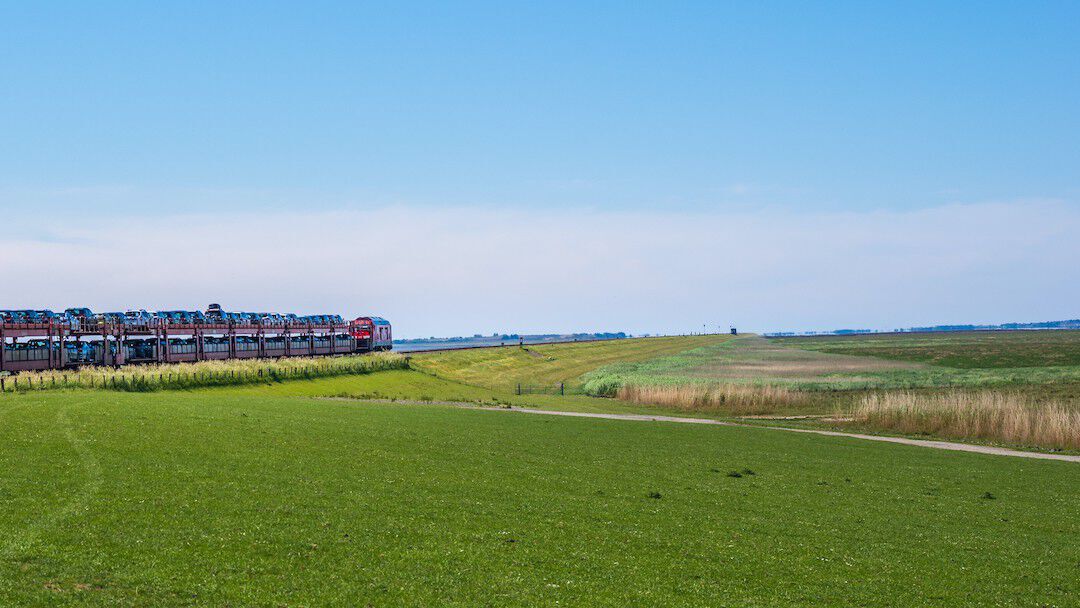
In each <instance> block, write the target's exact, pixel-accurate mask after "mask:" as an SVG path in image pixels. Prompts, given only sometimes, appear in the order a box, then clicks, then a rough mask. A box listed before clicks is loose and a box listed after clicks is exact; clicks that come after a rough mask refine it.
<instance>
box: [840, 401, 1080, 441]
mask: <svg viewBox="0 0 1080 608" xmlns="http://www.w3.org/2000/svg"><path fill="white" fill-rule="evenodd" d="M849 415H850V416H851V418H853V420H854V421H855V422H856V423H859V424H864V425H867V426H870V427H873V428H877V429H883V430H890V431H896V432H900V433H912V434H914V433H926V434H930V435H937V436H940V437H953V438H960V439H982V440H992V441H1003V442H1007V443H1013V444H1020V445H1030V446H1037V447H1041V448H1056V449H1080V410H1077V409H1074V408H1070V407H1068V406H1066V405H1064V404H1061V403H1056V402H1050V403H1037V402H1034V401H1032V400H1030V399H1028V398H1026V397H1024V396H1023V395H1021V394H1019V393H1015V392H1007V391H952V392H948V393H944V394H932V395H925V394H918V393H912V392H886V393H876V394H871V395H866V396H864V397H863V398H862V399H861V400H860V401H859V402H858V403H857V404H856V405H855V407H854V409H853V411H852V412H850V414H849Z"/></svg>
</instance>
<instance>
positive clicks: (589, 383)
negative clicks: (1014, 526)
mask: <svg viewBox="0 0 1080 608" xmlns="http://www.w3.org/2000/svg"><path fill="white" fill-rule="evenodd" d="M1078 350H1080V332H1077V331H1040V332H968V333H963V334H961V335H953V334H946V333H942V334H898V335H870V336H842V337H835V336H829V337H811V338H784V339H775V340H767V339H764V338H760V337H757V336H744V337H740V338H738V339H735V340H729V341H725V342H720V343H714V344H709V345H704V346H701V347H698V348H694V349H690V350H687V351H684V352H681V353H676V354H672V355H668V356H663V357H657V358H654V359H650V360H642V361H626V362H618V363H614V364H610V365H607V366H604V367H601V368H598V369H596V370H593V371H592V372H588V373H586V374H585V375H584V376H583V378H582V380H583V382H582V388H583V390H584V392H585V393H587V394H590V395H595V396H612V397H617V398H619V399H622V400H625V401H629V402H632V403H637V404H642V405H645V404H655V405H659V406H662V407H665V408H669V409H675V410H678V411H681V412H693V413H698V414H709V415H718V416H734V417H740V416H761V415H778V416H805V417H811V418H827V419H828V420H827V421H826V422H824V423H820V422H819V423H816V424H817V425H818V426H821V425H822V424H825V425H830V426H833V427H840V428H844V427H857V428H858V429H859V430H863V431H880V432H888V433H900V434H906V435H926V436H934V437H947V438H951V439H965V440H972V441H978V442H988V443H999V444H1004V445H1010V446H1013V447H1024V448H1035V449H1051V450H1080V425H1078V420H1080V362H1078V361H1077V360H1076V358H1075V357H1074V356H1073V355H1072V354H1070V353H1073V352H1074V351H1078Z"/></svg>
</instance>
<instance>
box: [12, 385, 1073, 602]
mask: <svg viewBox="0 0 1080 608" xmlns="http://www.w3.org/2000/svg"><path fill="white" fill-rule="evenodd" d="M410 383H411V385H410ZM375 390H378V391H379V392H380V393H381V394H383V395H390V394H393V393H394V392H395V391H398V392H399V393H400V394H401V395H403V396H404V395H406V394H410V393H412V394H415V393H416V392H417V391H421V392H425V391H426V392H429V393H432V394H431V395H430V396H431V397H433V398H435V397H439V396H442V397H450V396H453V395H452V393H453V392H454V391H455V390H456V391H462V390H470V389H460V388H454V387H453V385H452V384H451V383H448V382H446V381H443V380H438V379H434V378H431V377H430V376H424V375H421V374H418V373H415V372H381V373H377V374H371V375H368V376H358V377H355V378H347V377H339V378H327V379H320V380H312V381H294V382H286V383H282V384H275V385H270V386H253V387H246V388H217V389H202V390H197V391H175V392H173V391H166V392H156V393H148V394H136V393H123V392H106V391H98V392H91V391H55V392H54V391H45V392H35V393H26V394H19V395H12V394H9V395H5V396H4V397H3V399H2V400H0V471H3V473H2V476H0V605H5V606H16V605H18V606H33V605H41V606H44V605H49V606H54V605H55V606H77V605H94V606H103V605H108V606H364V605H371V606H402V605H410V606H433V605H440V606H455V605H456V606H476V605H493V606H513V605H544V606H552V605H557V604H558V605H597V606H627V605H650V606H659V605H669V606H719V605H743V606H764V605H785V606H792V605H795V606H798V605H801V606H821V605H838V606H842V605H848V606H865V605H956V606H985V605H997V606H1034V605H1047V606H1067V605H1071V604H1074V603H1075V600H1076V597H1077V594H1078V593H1080V588H1078V585H1077V577H1076V571H1077V567H1078V566H1080V495H1078V494H1077V492H1076V488H1077V487H1080V467H1077V466H1076V465H1074V464H1071V463H1058V462H1037V461H1027V460H1021V459H1015V458H1002V457H995V456H985V455H973V454H962V453H954V452H940V451H935V450H928V449H922V448H914V447H906V446H894V445H883V444H875V443H872V442H866V441H859V440H853V439H843V438H826V437H816V436H815V437H810V436H801V435H795V434H789V433H783V432H777V431H768V430H763V429H745V428H722V427H695V426H692V425H676V424H662V423H636V422H621V421H607V420H582V419H567V418H556V417H548V416H534V415H526V414H516V413H513V412H501V411H468V410H463V409H460V408H454V407H448V406H439V405H402V404H392V403H374V404H373V403H370V402H359V401H350V400H332V399H319V398H314V397H312V395H318V394H320V393H324V394H327V395H333V394H337V393H340V392H342V391H356V392H358V393H364V392H369V393H370V392H373V391H375ZM439 391H445V392H443V393H441V394H435V393H438V392H439ZM487 392H490V391H487ZM458 396H461V397H476V398H484V391H480V392H477V393H474V394H470V395H458ZM541 397H542V398H545V399H549V398H551V399H553V397H547V396H528V398H541ZM733 471H738V472H740V473H739V474H740V475H741V477H732V476H729V475H728V473H729V472H733ZM747 471H753V474H750V473H749V472H747ZM865 581H873V584H863V583H862V582H865Z"/></svg>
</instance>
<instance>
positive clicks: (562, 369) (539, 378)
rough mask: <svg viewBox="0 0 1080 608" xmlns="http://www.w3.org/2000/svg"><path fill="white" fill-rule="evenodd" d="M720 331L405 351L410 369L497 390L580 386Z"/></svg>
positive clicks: (715, 340)
mask: <svg viewBox="0 0 1080 608" xmlns="http://www.w3.org/2000/svg"><path fill="white" fill-rule="evenodd" d="M730 338H731V336H726V335H708V336H679V337H671V338H632V339H626V340H607V341H602V342H583V343H579V344H573V343H571V344H549V345H533V346H526V347H525V348H520V347H517V346H510V347H502V348H485V349H472V350H459V351H444V352H437V353H414V354H411V365H412V367H413V368H414V369H417V370H420V371H423V372H426V373H429V374H432V375H436V376H439V377H440V378H446V379H449V380H454V381H457V382H463V383H466V384H472V385H476V386H484V387H487V388H495V389H502V390H513V389H514V388H515V387H516V386H517V385H518V384H524V385H534V386H538V385H542V386H550V387H553V386H555V385H557V384H559V383H566V386H567V388H568V389H570V390H572V391H573V390H576V389H577V388H579V387H580V385H581V382H582V380H581V376H582V375H583V374H585V373H586V372H590V371H592V370H595V369H596V368H598V367H601V366H604V365H609V364H612V363H616V362H627V361H631V362H632V361H645V360H649V359H653V358H656V357H662V356H665V355H670V354H674V353H680V352H684V351H687V350H691V349H694V348H699V347H702V346H706V345H710V344H719V343H722V342H725V341H727V340H728V339H730Z"/></svg>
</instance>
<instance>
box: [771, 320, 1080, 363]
mask: <svg viewBox="0 0 1080 608" xmlns="http://www.w3.org/2000/svg"><path fill="white" fill-rule="evenodd" d="M772 342H774V343H776V344H782V345H784V346H791V347H793V348H798V349H801V350H812V351H818V352H825V353H837V354H843V355H857V356H869V357H877V358H879V359H893V360H897V361H915V362H920V363H929V364H932V365H939V366H942V367H952V368H959V369H993V368H1025V367H1027V368H1030V367H1061V366H1073V367H1075V366H1080V331H1070V330H1057V331H995V332H988V331H971V332H941V333H917V334H876V335H857V336H811V337H800V338H776V339H773V340H772Z"/></svg>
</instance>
